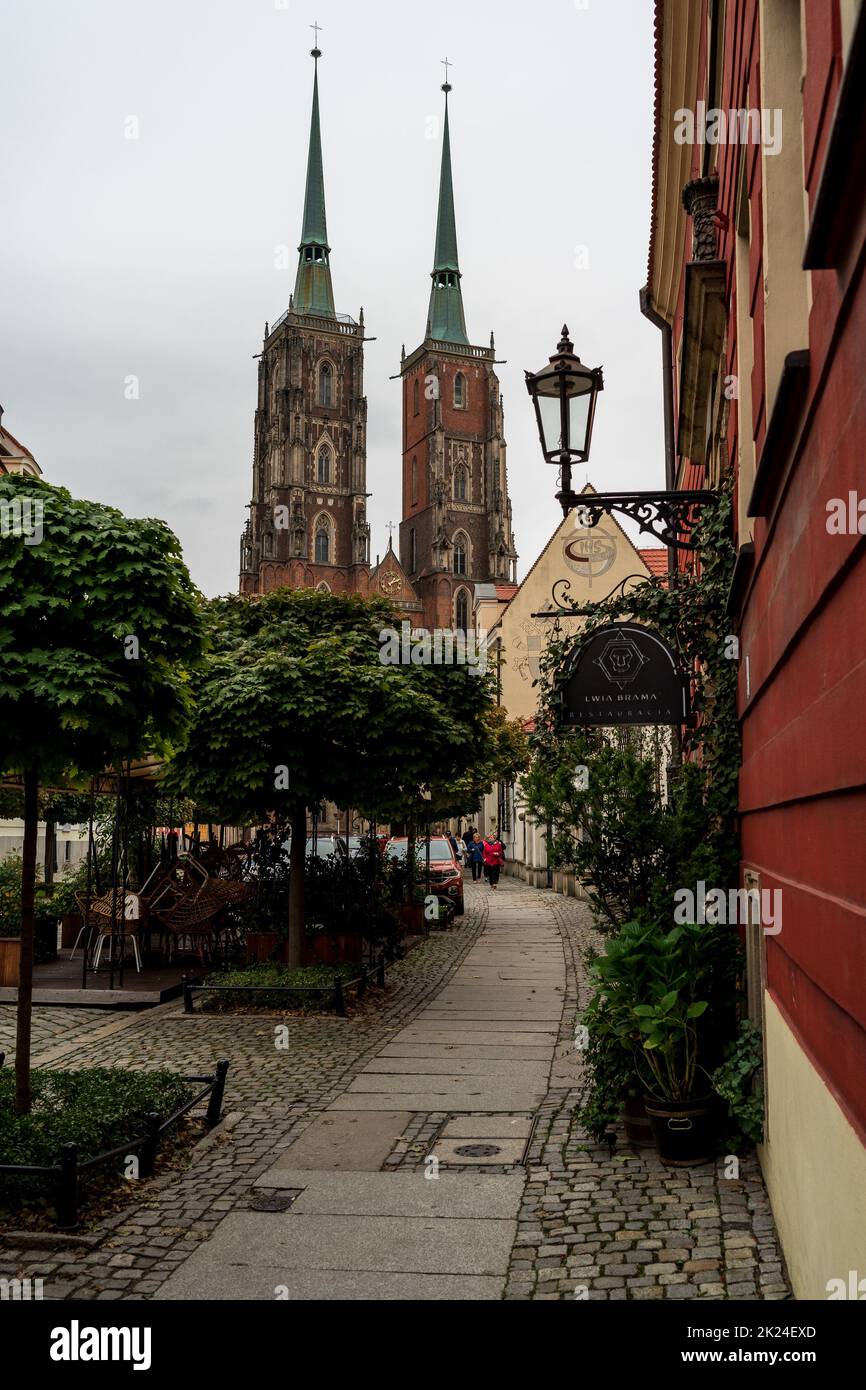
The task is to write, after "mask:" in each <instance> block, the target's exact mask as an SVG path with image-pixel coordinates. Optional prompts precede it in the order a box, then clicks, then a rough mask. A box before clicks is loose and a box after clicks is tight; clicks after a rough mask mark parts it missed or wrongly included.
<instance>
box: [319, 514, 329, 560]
mask: <svg viewBox="0 0 866 1390" xmlns="http://www.w3.org/2000/svg"><path fill="white" fill-rule="evenodd" d="M330 563H331V527H330V525H329V523H328V518H327V517H326V516H320V517H319V520H318V521H317V522H316V564H317V565H329V564H330Z"/></svg>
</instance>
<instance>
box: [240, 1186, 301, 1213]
mask: <svg viewBox="0 0 866 1390" xmlns="http://www.w3.org/2000/svg"><path fill="white" fill-rule="evenodd" d="M300 1195H301V1193H300V1190H298V1191H297V1192H271V1193H269V1194H268V1195H267V1196H262V1197H254V1198H253V1200H252V1201H251V1202H250V1211H288V1210H289V1207H290V1206H291V1205H292V1203H293V1202H294V1201H295V1199H296V1198H297V1197H300Z"/></svg>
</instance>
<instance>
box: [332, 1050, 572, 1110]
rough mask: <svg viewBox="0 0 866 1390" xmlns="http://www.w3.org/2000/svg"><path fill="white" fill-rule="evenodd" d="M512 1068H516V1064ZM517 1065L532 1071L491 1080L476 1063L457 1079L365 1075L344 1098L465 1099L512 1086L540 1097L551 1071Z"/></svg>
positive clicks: (437, 1075)
mask: <svg viewBox="0 0 866 1390" xmlns="http://www.w3.org/2000/svg"><path fill="white" fill-rule="evenodd" d="M515 1065H518V1064H517V1063H515ZM519 1065H522V1066H523V1067H531V1068H532V1070H531V1071H530V1072H529V1073H527V1072H526V1071H523V1072H520V1073H518V1074H516V1075H514V1076H513V1077H509V1076H508V1073H505V1075H504V1076H503V1075H502V1074H500V1075H498V1076H495V1077H493V1078H492V1079H491V1077H490V1076H489V1075H488V1073H487V1069H486V1067H484V1064H483V1063H479V1064H478V1066H477V1068H476V1070H475V1071H474V1072H469V1073H468V1075H462V1076H456V1075H453V1074H451V1073H447V1072H446V1073H444V1074H440V1073H438V1072H420V1073H416V1074H414V1075H412V1074H410V1075H405V1074H404V1073H402V1072H368V1071H364V1072H362V1073H361V1075H360V1076H356V1077H355V1079H354V1081H352V1082H351V1083H350V1085H349V1089H348V1091H347V1092H346V1094H347V1095H382V1094H383V1092H387V1093H388V1094H392V1095H396V1094H398V1093H400V1092H406V1093H407V1094H409V1093H417V1092H418V1091H430V1092H435V1093H436V1094H437V1095H443V1096H448V1095H450V1094H451V1092H452V1091H458V1092H460V1093H461V1094H465V1095H488V1094H489V1093H490V1091H492V1090H496V1091H504V1090H505V1089H506V1088H509V1089H510V1087H511V1086H521V1087H522V1088H523V1089H524V1090H527V1091H528V1090H537V1091H538V1093H539V1095H540V1096H541V1095H543V1094H544V1092H545V1091H546V1090H547V1075H548V1072H549V1071H550V1068H549V1067H548V1066H545V1065H544V1063H532V1062H523V1063H521V1064H519ZM436 1108H438V1109H439V1110H447V1108H448V1107H447V1106H446V1105H440V1106H438V1107H436Z"/></svg>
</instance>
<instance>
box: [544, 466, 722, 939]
mask: <svg viewBox="0 0 866 1390" xmlns="http://www.w3.org/2000/svg"><path fill="white" fill-rule="evenodd" d="M730 532H731V524H730V496H729V490H728V489H725V490H724V491H722V492H721V493H719V494H717V495H712V494H708V497H707V502H706V504H705V505H704V508H703V514H702V518H701V521H700V523H699V525H698V527H697V530H696V537H697V540H698V543H699V545H700V547H701V550H700V555H701V561H700V570H699V572H695V573H692V574H690V575H682V576H681V577H680V580H679V582H678V584H677V586H676V587H675V588H672V589H669V588H667V587H665V586H664V585H662V583H661V582H660V581H659V580H657V579H653V580H650V581H648V582H646V583H642V584H640V585H638V586H635V587H633V588H631V589H629V591H628V592H627V593H626V594H625V595H618V596H616V597H614V598H610V599H606V600H603V601H602V602H601V603H593V604H588V605H586V606H585V608H583V609H582V610H581V614H582V617H583V629H582V634H581V637H584V636H590V635H591V634H592V633H593V632H594V631H596V630H597V629H598V628H599V627H604V626H607V625H608V624H609V623H612V622H618V621H625V620H630V621H635V622H641V623H645V624H647V625H648V626H650V627H654V628H656V629H657V630H658V631H659V632H660V634H661V636H662V637H663V638H665V639H666V640H667V641H668V642H669V643H670V644H671V645H672V647H673V648H674V650H675V651H678V652H679V655H680V660H681V663H682V666H683V669H684V670H686V671H688V672H690V673H692V675H693V683H692V684H693V697H692V702H693V705H694V706H695V708H696V709H698V710H699V712H700V715H699V718H698V720H697V721H696V723H695V725H694V727H690V728H687V729H686V730H685V731H684V744H683V746H684V752H685V753H686V754H687V755H688V756H689V757H690V758H691V762H686V764H685V766H684V767H683V768H682V770H681V771H679V773H678V777H677V781H676V784H675V785H674V786H673V787H671V788H670V801H669V803H668V804H667V805H666V804H665V803H664V801H663V799H662V796H661V791H660V788H659V785H658V775H657V762H658V750H657V749H656V750H655V755H654V756H648V755H647V750H646V748H645V747H641V746H636V745H635V744H634V742H631V743H630V742H629V738H628V735H627V734H626V733H625V731H619V733H618V735H617V738H618V742H614V741H612V740H611V739H610V738H609V737H604V736H602V735H601V733H600V732H598V731H588V732H585V733H584V732H580V731H578V732H576V733H575V732H571V731H568V730H562V729H561V727H560V726H559V724H558V720H557V690H556V685H555V675H556V672H557V671H558V670H559V669H560V668H561V667H562V666H563V663H564V662H565V661H566V659H567V657H568V656H569V654H570V653H571V651H572V649H573V647H574V642H575V638H574V636H573V635H570V636H567V637H566V636H563V635H562V634H561V633H560V634H558V635H556V634H555V636H554V640H553V641H552V642H551V643H550V645H549V647H548V649H547V651H546V653H545V656H544V659H543V662H542V666H543V678H542V681H541V688H540V709H539V717H538V720H537V721H536V731H535V733H534V734H533V735H532V736H531V737H530V751H531V755H532V767H531V770H530V772H529V773H528V775H527V776H526V777H525V778H524V779H523V780H522V782H521V790H522V792H523V794H524V795H525V797H526V799H527V803H528V806H529V810H530V811H531V813H532V814H533V815H534V816H535V817H536V819H537V820H539V822H541V823H542V824H551V825H553V826H554V827H555V829H554V834H553V837H552V843H551V851H552V859H553V862H554V863H555V864H556V865H557V866H561V867H568V868H573V870H574V871H575V873H577V874H578V876H579V877H580V878H582V879H583V881H584V882H585V883H587V884H588V885H591V889H592V895H593V902H594V906H595V909H596V913H597V916H598V920H599V922H600V924H601V925H603V926H607V927H616V926H617V924H618V923H620V922H622V921H623V920H625V919H627V918H628V917H630V916H634V915H639V914H640V913H641V912H642V911H643V910H645V911H646V912H647V913H648V914H649V915H657V914H661V915H662V916H663V917H664V918H667V919H669V917H670V915H671V911H672V909H671V906H670V896H671V894H672V893H673V890H674V888H676V887H680V886H690V885H691V886H694V885H695V884H696V883H697V881H698V880H699V879H703V880H704V881H705V882H707V883H712V884H713V885H714V886H719V887H728V886H733V885H734V884H735V883H736V878H737V865H738V842H737V833H736V813H737V777H738V772H739V765H740V742H739V725H738V722H737V711H736V682H737V663H736V661H733V660H730V659H729V658H728V657H727V655H726V651H725V647H726V642H725V639H726V636H727V635H728V633H727V629H728V623H727V620H726V616H725V608H726V602H727V595H728V589H729V586H730V578H731V573H732V569H733V561H734V548H733V543H732V540H731V534H730ZM581 765H583V766H586V767H587V769H588V786H587V788H586V790H585V791H580V790H578V789H577V788H576V787H575V785H574V770H575V768H576V767H578V766H581Z"/></svg>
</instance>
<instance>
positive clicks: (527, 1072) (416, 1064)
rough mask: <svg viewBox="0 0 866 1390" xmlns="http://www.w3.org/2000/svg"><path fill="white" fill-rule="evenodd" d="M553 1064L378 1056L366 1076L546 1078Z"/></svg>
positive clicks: (520, 1079) (532, 1079)
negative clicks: (550, 1065)
mask: <svg viewBox="0 0 866 1390" xmlns="http://www.w3.org/2000/svg"><path fill="white" fill-rule="evenodd" d="M549 1070H550V1068H549V1066H548V1064H547V1061H546V1060H544V1061H542V1060H539V1061H537V1062H526V1061H524V1062H516V1061H512V1060H508V1061H504V1060H501V1059H499V1058H497V1057H483V1058H478V1059H476V1060H475V1061H471V1062H470V1061H461V1060H455V1058H453V1057H429V1056H424V1057H376V1058H374V1059H373V1061H372V1062H368V1063H367V1065H366V1067H365V1068H364V1070H363V1072H362V1075H363V1076H391V1077H393V1076H400V1075H403V1076H407V1077H408V1076H416V1077H417V1076H425V1075H426V1076H431V1077H432V1076H450V1077H452V1078H454V1077H460V1076H480V1075H483V1076H508V1077H511V1078H512V1080H514V1081H532V1082H537V1081H542V1082H543V1081H546V1080H547V1074H548V1072H549Z"/></svg>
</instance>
